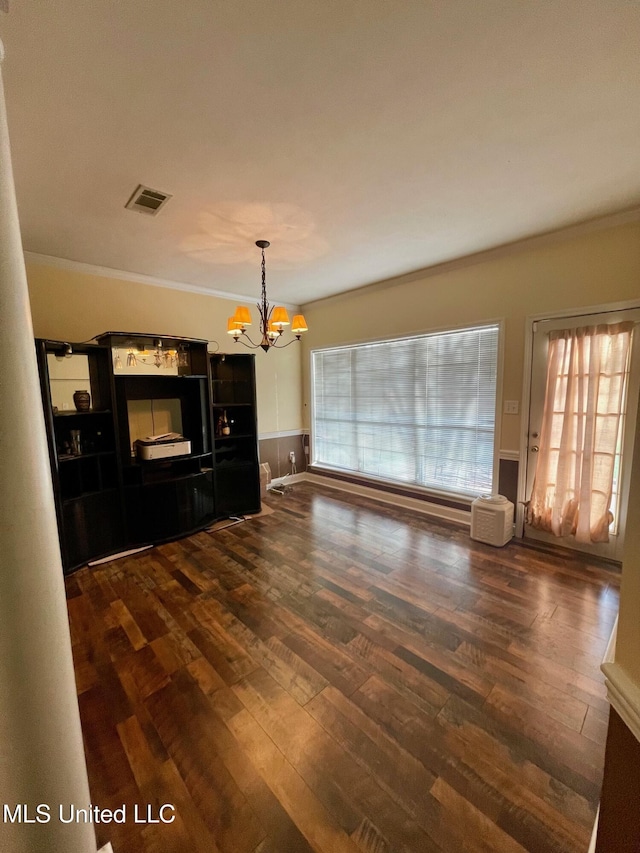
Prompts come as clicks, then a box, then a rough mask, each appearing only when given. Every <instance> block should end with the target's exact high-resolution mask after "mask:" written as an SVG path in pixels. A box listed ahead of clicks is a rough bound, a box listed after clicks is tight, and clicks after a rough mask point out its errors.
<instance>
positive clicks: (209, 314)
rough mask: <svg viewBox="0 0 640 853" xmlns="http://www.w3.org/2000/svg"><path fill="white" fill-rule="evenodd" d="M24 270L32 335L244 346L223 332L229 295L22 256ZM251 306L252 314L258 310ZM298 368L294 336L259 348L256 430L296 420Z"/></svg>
mask: <svg viewBox="0 0 640 853" xmlns="http://www.w3.org/2000/svg"><path fill="white" fill-rule="evenodd" d="M27 277H28V281H29V295H30V300H31V312H32V314H33V326H34V332H35V335H36V337H40V338H52V339H54V340H65V341H86V340H89V339H90V338H92V337H94V336H95V335H98V334H100V333H101V332H107V331H125V332H149V333H151V334H163V335H178V336H180V337H192V338H205V339H206V340H209V341H217V342H218V344H219V347H220V351H221V352H234V351H242V352H244V351H246V350H245V349H244V347H242V345H241V344H234V343H233V341H232V340H231V339H230V338H229V336H228V335H227V333H226V329H227V317H228V316H229V315H230V314H232V313H233V309H234V302H232V301H230V300H227V299H223V298H220V297H217V296H206V295H204V294H199V293H188V292H185V291H179V290H172V289H170V288H166V287H157V286H154V285H149V284H140V283H137V282H131V281H124V280H120V279H114V278H105V277H102V276H97V275H91V274H88V273H85V272H78V271H74V270H67V269H60V268H57V267H52V266H47V265H44V264H39V263H28V264H27ZM250 307H252V314H253V319H254V322H255V321H256V320H257V310H256V309H255V307H253V306H250ZM234 347H235V348H236V349H235V350H234ZM241 347H242V348H241ZM212 349H213V347H212ZM300 371H301V362H300V352H299V346H298V345H297V344H294V345H292V346H291V347H288V348H287V349H285V350H283V351H282V352H269V353H265V352H263V351H262V350H257V351H256V377H257V390H258V428H259V431H260V432H261V433H272V432H277V431H279V430H293V429H299V428H300V426H301V420H300V411H301V400H300V397H301V372H300Z"/></svg>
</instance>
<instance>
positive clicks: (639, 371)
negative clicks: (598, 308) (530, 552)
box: [524, 309, 640, 561]
mask: <svg viewBox="0 0 640 853" xmlns="http://www.w3.org/2000/svg"><path fill="white" fill-rule="evenodd" d="M624 320H632V321H634V323H635V327H634V331H633V334H632V339H631V351H630V357H629V363H628V366H629V373H628V376H627V381H626V387H625V391H624V394H623V400H622V413H623V418H622V428H621V429H620V431H619V437H618V446H617V448H616V464H615V473H614V482H613V496H612V500H611V504H610V511H611V512H612V514H613V517H614V520H613V522H612V524H611V526H610V528H609V542H599V543H588V544H585V543H582V542H577V541H576V539H575V537H574V536H572V535H569V536H563V537H557V536H554V535H553V534H552V533H548V532H546V531H542V530H538V529H536V528H534V527H532V526H531V525H530V524H528V523H527V522H526V520H525V523H524V536H525V537H526V538H527V539H532V540H536V541H539V542H548V543H552V544H555V545H561V546H563V547H565V548H566V547H568V548H574V549H576V550H579V551H583V552H586V553H589V554H593V555H594V556H600V557H606V558H608V559H611V560H618V561H619V560H621V559H622V546H623V543H624V523H625V517H626V509H627V496H628V490H629V467H630V462H631V455H632V449H633V440H634V434H635V422H636V413H637V407H638V386H639V384H640V309H632V310H625V311H613V312H609V313H599V314H587V315H581V316H576V317H561V318H558V319H553V320H542V321H536V322H535V323H534V331H533V349H532V359H531V398H530V408H529V427H528V447H527V471H526V493H525V500H526V501H528V500H529V499H530V497H531V491H532V488H533V482H534V478H535V471H536V463H537V460H538V458H539V452H540V449H541V433H542V420H543V411H544V403H545V392H546V386H547V371H548V365H547V357H548V354H549V334H550V332H551V331H553V330H556V329H569V328H572V329H573V328H580V327H583V326H593V325H595V324H599V323H620V322H622V321H624Z"/></svg>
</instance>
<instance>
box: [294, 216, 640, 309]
mask: <svg viewBox="0 0 640 853" xmlns="http://www.w3.org/2000/svg"><path fill="white" fill-rule="evenodd" d="M632 222H640V205H636V206H634V207H630V208H627V209H625V210H620V211H618V212H617V213H610V214H607V215H606V216H598V217H595V218H593V219H587V220H584V221H582V222H577V223H576V224H575V225H566V226H564V227H563V228H556V229H555V230H553V231H544V232H542V233H540V234H532V235H531V236H529V237H523V238H521V239H520V240H513V241H512V242H509V243H502V244H500V245H498V246H493V247H492V248H490V249H482V250H481V251H479V252H473V253H472V254H470V255H463V256H462V257H459V258H452V259H451V260H450V261H443V262H442V263H439V264H433V266H428V267H423V268H422V269H419V270H413V271H412V272H408V273H405V274H404V275H398V276H392V277H391V278H385V279H382V280H381V281H373V282H371V283H370V284H364V285H362V286H360V287H354V288H351V289H350V290H344V291H342V292H340V293H334V294H332V295H331V296H325V297H323V298H321V299H309V300H307V302H304V303H303V304H302V309H303V311H306V310H307V308H312V307H314V306H315V305H324V304H327V303H331V302H339V301H342V300H344V299H349V298H350V297H352V296H363V295H364V294H365V293H375V292H376V291H378V290H387V289H388V288H390V287H397V286H398V285H401V284H411V283H412V282H414V281H421V280H422V279H425V278H431V277H432V276H436V275H440V274H442V273H447V272H451V271H453V270H457V269H463V268H464V267H471V266H475V265H476V264H480V263H484V262H485V261H491V260H496V259H498V258H504V257H508V256H510V255H515V254H518V253H519V252H525V251H528V250H530V249H538V248H541V247H544V246H551V245H553V244H554V243H559V242H561V241H563V240H571V239H573V238H574V237H580V236H582V235H584V234H591V233H593V232H594V231H605V230H606V229H608V228H615V227H617V226H619V225H628V224H630V223H632Z"/></svg>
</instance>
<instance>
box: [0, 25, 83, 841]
mask: <svg viewBox="0 0 640 853" xmlns="http://www.w3.org/2000/svg"><path fill="white" fill-rule="evenodd" d="M3 58H4V48H3V46H2V43H1V42H0V68H1V63H2V60H3ZM0 365H2V370H0V789H1V791H2V795H1V797H0V799H1V800H2V803H3V805H4V804H6V805H7V806H8V807H9V808H10V810H11V811H12V814H13V815H14V816H15V814H16V811H15V809H16V807H17V806H20V812H19V813H18V814H19V816H20V818H21V821H18V820H15V818H14V820H13V822H12V820H7V819H3V818H5V815H2V816H0V849H2V850H7V851H8V850H11V853H27V851H29V853H33V851H35V850H38V851H40V853H95V850H96V842H95V835H94V831H93V825H92V824H90V823H69V824H64V823H62V822H61V821H60V820H59V814H60V807H61V806H62V807H63V809H65V812H64V814H65V815H66V816H67V817H68V815H69V807H70V805H74V806H76V807H77V808H85V809H86V808H87V807H88V806H89V804H90V795H89V785H88V781H87V771H86V764H85V759H84V750H83V746H82V733H81V729H80V717H79V712H78V703H77V699H76V690H75V681H74V674H73V660H72V654H71V641H70V635H69V623H68V619H67V608H66V601H65V594H64V581H63V575H62V565H61V560H60V549H59V544H58V534H57V525H56V515H55V506H54V500H53V491H52V486H51V473H50V468H49V459H48V453H47V441H46V435H45V429H44V419H43V415H42V403H41V398H40V390H39V384H38V370H37V365H36V357H35V348H34V343H33V329H32V325H31V312H30V306H29V295H28V290H27V280H26V273H25V268H24V257H23V252H22V245H21V240H20V228H19V224H18V213H17V206H16V198H15V188H14V183H13V174H12V169H11V155H10V147H9V134H8V128H7V119H6V109H5V102H4V91H3V87H2V79H1V76H0ZM38 805H43V806H48V807H49V809H50V812H49V820H48V821H46V822H44V818H45V817H46V814H47V812H46V810H42V811H41V813H40V816H41V819H42V820H43V822H34V823H26V822H25V821H24V818H25V816H26V817H28V818H29V819H30V820H33V819H34V818H35V817H36V807H37V806H38Z"/></svg>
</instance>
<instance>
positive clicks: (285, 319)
mask: <svg viewBox="0 0 640 853" xmlns="http://www.w3.org/2000/svg"><path fill="white" fill-rule="evenodd" d="M270 245H271V244H270V243H269V241H268V240H257V241H256V246H257V247H258V248H259V249H260V251H261V252H262V295H261V297H260V302H258V303H257V308H258V314H259V315H260V322H259V327H258V333H259V334H260V335H261V336H262V337H261V340H260V341H259V343H255V342H254V341H253V340H252V339H251V338H250V337H249V334H248V333H247V327H248V326H251V323H252V321H251V312H250V311H249V309H248V308H247V307H245V306H244V305H238V307H237V308H236V310H235V314H234V315H233V317H229V319H228V320H227V333H228V334H229V335H232V336H233V339H234V341H236V342H237V341H241V343H243V344H244V345H245V346H246V347H249V348H250V349H258V347H261V348H262V349H263V350H264V351H265V352H269V350H270V349H274V347H277V348H278V349H283V348H284V347H288V346H289V344H292V343H294V340H295V341H299V340H300V336H301V335H302V333H303V332H306V331H307V330H308V327H307V323H306V321H305V319H304V317H303V316H302V314H296V315H295V316H294V318H293V320H289V314H288V313H287V309H286V308H283V307H282V306H281V305H274V306H272V305H269V302H268V300H267V283H266V281H267V277H266V266H265V257H264V250H265V249H267V248H268V247H269V246H270ZM287 326H291V331H292V333H293V334H294V335H295V338H294V339H293V340H290V341H287V343H282V335H283V333H284V331H285V329H286V327H287Z"/></svg>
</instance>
